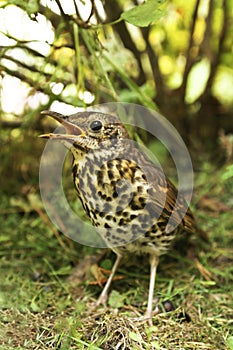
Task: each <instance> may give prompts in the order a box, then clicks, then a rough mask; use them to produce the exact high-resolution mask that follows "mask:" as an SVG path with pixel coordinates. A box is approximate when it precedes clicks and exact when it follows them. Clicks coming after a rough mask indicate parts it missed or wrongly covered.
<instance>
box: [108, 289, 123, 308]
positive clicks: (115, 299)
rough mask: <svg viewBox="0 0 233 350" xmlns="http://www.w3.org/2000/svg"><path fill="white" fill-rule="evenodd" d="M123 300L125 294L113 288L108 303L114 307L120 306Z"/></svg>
mask: <svg viewBox="0 0 233 350" xmlns="http://www.w3.org/2000/svg"><path fill="white" fill-rule="evenodd" d="M124 301H125V296H124V295H122V294H120V293H119V292H117V291H116V290H113V291H112V292H111V294H110V295H109V298H108V303H109V305H110V306H112V307H114V308H116V309H117V308H119V307H122V306H123V305H124Z"/></svg>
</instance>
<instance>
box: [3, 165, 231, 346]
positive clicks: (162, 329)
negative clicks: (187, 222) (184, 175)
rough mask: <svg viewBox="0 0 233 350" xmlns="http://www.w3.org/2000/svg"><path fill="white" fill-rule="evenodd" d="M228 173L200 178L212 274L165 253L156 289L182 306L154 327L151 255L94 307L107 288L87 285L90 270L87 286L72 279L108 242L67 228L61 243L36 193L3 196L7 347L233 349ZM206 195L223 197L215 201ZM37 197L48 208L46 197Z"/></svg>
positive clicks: (129, 268) (205, 258)
mask: <svg viewBox="0 0 233 350" xmlns="http://www.w3.org/2000/svg"><path fill="white" fill-rule="evenodd" d="M224 173H225V169H222V170H219V171H217V172H216V171H215V172H213V171H212V169H211V167H210V166H209V165H208V166H207V165H206V166H205V168H204V170H203V171H202V172H200V174H199V175H198V176H197V179H196V183H197V189H196V191H197V195H196V201H195V199H194V204H195V208H194V209H195V214H196V216H197V217H198V222H199V225H200V226H201V227H202V228H203V229H204V230H206V231H207V232H208V236H209V240H210V244H209V245H207V246H206V247H205V248H203V247H201V246H200V247H198V252H199V253H198V261H199V262H200V263H201V264H202V266H203V267H204V268H205V269H206V270H208V271H209V273H210V274H211V275H210V276H211V277H210V278H209V280H206V279H205V278H204V276H203V274H201V273H200V271H199V270H198V268H197V266H196V264H195V262H194V261H193V260H191V259H190V258H189V257H188V256H181V255H180V254H179V252H177V251H171V252H170V253H169V254H168V255H166V256H164V257H163V258H162V259H161V263H160V266H159V271H158V276H157V280H156V290H155V295H156V296H157V297H158V298H159V300H160V302H161V301H165V300H167V299H169V300H170V301H171V302H172V303H173V304H174V305H175V310H174V311H172V312H168V313H161V314H159V315H157V316H155V317H154V320H153V327H148V326H147V325H146V324H142V323H140V322H138V321H137V318H138V317H139V316H140V315H142V314H143V312H144V311H145V307H146V300H147V291H148V290H147V289H148V281H149V274H148V271H149V267H148V263H147V261H146V259H143V260H142V259H140V260H139V261H137V260H136V261H135V262H134V264H133V263H131V264H129V265H124V266H121V268H120V269H119V271H118V275H122V276H123V277H124V278H123V279H122V280H118V281H115V282H114V283H113V285H112V289H111V294H110V299H109V304H110V305H109V306H108V308H107V309H106V310H103V309H102V308H99V309H97V310H95V311H93V310H92V308H91V306H92V303H93V301H94V300H95V299H96V298H97V296H98V295H99V293H100V291H101V288H100V287H98V286H94V285H90V284H89V282H90V281H91V280H93V279H94V278H93V276H91V274H88V273H87V274H86V275H85V276H84V277H82V278H81V283H80V284H79V285H75V284H74V283H70V281H69V282H68V280H67V278H68V277H69V276H73V270H74V266H75V265H77V266H79V265H78V264H79V263H80V262H82V261H83V259H87V256H90V255H94V254H97V253H98V254H99V253H101V252H100V250H98V251H97V250H94V249H92V248H88V247H83V246H81V245H78V244H77V243H74V242H69V241H68V240H67V239H66V237H64V236H63V235H60V242H59V241H58V239H57V238H56V237H55V235H54V231H53V230H52V225H50V224H48V222H46V221H45V219H44V218H43V217H42V216H41V215H39V213H38V211H36V210H35V208H34V207H33V205H32V204H30V202H28V198H25V197H24V196H21V197H19V198H15V197H11V198H9V196H6V195H2V196H1V204H0V216H1V217H0V220H1V221H0V222H1V235H0V243H1V244H0V285H1V286H0V349H1V350H11V349H40V350H41V349H62V350H65V349H67V350H68V349H91V350H97V349H102V350H103V349H106V350H107V349H108V350H109V349H121V350H123V349H125V350H126V349H128V350H139V349H145V350H151V349H155V350H157V349H160V350H164V349H168V350H178V349H179V350H181V349H185V350H189V349H190V350H191V349H193V350H194V349H195V350H202V349H205V350H207V349H208V350H215V349H216V350H217V349H229V350H232V349H233V318H232V315H233V238H232V237H233V236H232V229H233V216H232V206H233V201H232V198H233V186H232V178H227V179H224V176H223V175H224ZM206 197H208V198H210V199H212V200H214V201H215V202H214V208H213V207H211V205H209V204H208V201H206V200H203V198H206ZM16 199H17V200H16ZM37 203H38V207H40V203H39V197H38V198H37ZM222 203H224V204H225V205H226V207H225V209H224V207H222V206H221V204H222ZM16 204H17V205H16ZM210 207H211V208H210ZM227 208H229V210H227ZM113 259H114V254H107V255H106V256H105V257H104V258H103V260H102V262H101V264H103V265H105V267H106V266H109V264H110V262H111V261H113ZM84 261H85V260H84ZM88 264H89V263H88ZM88 264H87V265H88ZM88 270H89V269H88ZM70 279H72V278H70ZM70 279H69V280H70Z"/></svg>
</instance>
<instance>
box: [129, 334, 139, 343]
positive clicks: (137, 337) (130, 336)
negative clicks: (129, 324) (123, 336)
mask: <svg viewBox="0 0 233 350" xmlns="http://www.w3.org/2000/svg"><path fill="white" fill-rule="evenodd" d="M129 338H130V339H132V340H134V341H136V342H138V343H140V342H141V341H142V338H141V336H140V334H138V333H135V332H129Z"/></svg>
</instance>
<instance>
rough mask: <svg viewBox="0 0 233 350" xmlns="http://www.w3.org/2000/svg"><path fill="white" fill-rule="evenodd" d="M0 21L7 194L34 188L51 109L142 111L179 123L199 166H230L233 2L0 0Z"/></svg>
mask: <svg viewBox="0 0 233 350" xmlns="http://www.w3.org/2000/svg"><path fill="white" fill-rule="evenodd" d="M136 5H138V6H136ZM0 19H1V20H0V23H1V25H0V43H1V46H0V49H1V51H0V89H1V90H0V92H1V104H0V110H1V114H0V127H1V136H0V142H1V165H0V167H1V172H2V174H3V176H2V179H3V178H5V179H6V180H2V181H3V183H4V185H5V186H3V187H4V188H6V189H7V190H8V191H9V190H10V191H13V192H17V191H18V190H19V188H17V184H16V180H19V184H22V183H24V185H25V186H26V184H27V185H28V184H29V183H30V182H33V181H35V182H36V181H37V180H36V179H37V174H38V163H39V156H40V154H41V150H42V146H43V144H42V142H41V141H39V140H38V139H37V138H36V136H37V135H38V134H39V133H40V132H43V131H45V129H46V130H48V124H46V123H47V122H46V121H44V120H43V119H42V118H41V116H40V111H41V110H44V109H48V108H52V109H53V110H57V111H60V112H64V113H67V114H68V113H71V112H74V111H76V110H77V108H85V107H86V106H90V105H95V104H100V103H104V102H111V101H119V102H123V101H124V102H133V103H138V104H142V105H144V106H147V107H150V108H152V109H156V110H158V111H159V112H160V113H161V114H162V115H164V116H165V117H166V118H167V119H168V120H169V121H170V122H172V124H173V125H174V126H175V127H176V128H177V130H178V131H179V132H180V134H181V136H182V137H183V139H184V140H185V142H186V143H187V145H188V147H189V149H190V150H191V152H193V154H194V162H195V160H196V158H198V156H197V154H198V155H200V154H203V155H204V154H205V155H207V158H209V157H210V158H211V159H215V160H216V159H217V160H219V154H220V153H221V155H224V157H225V158H226V159H227V160H228V158H231V156H232V141H231V135H230V134H231V133H232V132H233V130H232V129H233V117H232V110H233V54H232V50H233V49H232V48H233V42H232V41H233V37H232V21H233V1H232V0H209V1H208V0H203V1H201V0H190V1H188V2H187V1H183V0H172V1H161V0H160V1H155V0H148V1H147V2H146V3H145V4H143V2H141V1H131V0H129V1H121V0H116V1H102V0H96V1H94V0H86V1H78V0H77V1H74V0H70V1H61V0H52V1H51V0H47V1H46V0H41V1H39V0H30V1H27V2H25V1H22V0H11V1H3V0H1V2H0ZM75 107H76V109H75ZM229 135H230V136H229ZM223 149H224V151H223V152H219V150H221V151H222V150H223ZM21 187H22V186H21V185H20V188H21Z"/></svg>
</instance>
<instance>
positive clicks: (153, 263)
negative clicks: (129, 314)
mask: <svg viewBox="0 0 233 350" xmlns="http://www.w3.org/2000/svg"><path fill="white" fill-rule="evenodd" d="M158 264H159V257H158V256H156V255H151V256H150V286H149V295H148V302H147V309H146V313H145V316H144V317H145V319H148V323H149V325H150V326H152V325H153V323H152V313H153V295H154V287H155V277H156V271H157V266H158Z"/></svg>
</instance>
